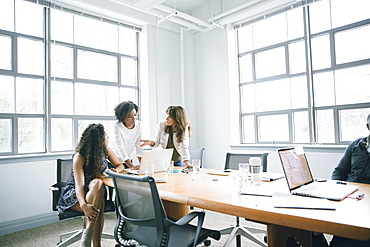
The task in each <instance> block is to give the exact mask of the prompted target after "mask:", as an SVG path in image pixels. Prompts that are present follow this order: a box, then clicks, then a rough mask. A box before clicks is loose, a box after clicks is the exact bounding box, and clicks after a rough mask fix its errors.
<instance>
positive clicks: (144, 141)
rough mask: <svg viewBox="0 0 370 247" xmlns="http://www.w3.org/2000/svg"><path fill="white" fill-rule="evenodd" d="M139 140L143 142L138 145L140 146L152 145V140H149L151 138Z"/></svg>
mask: <svg viewBox="0 0 370 247" xmlns="http://www.w3.org/2000/svg"><path fill="white" fill-rule="evenodd" d="M140 142H143V144H141V145H140V147H144V146H148V145H149V146H154V144H155V143H154V142H153V141H151V140H140Z"/></svg>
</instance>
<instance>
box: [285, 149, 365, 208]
mask: <svg viewBox="0 0 370 247" xmlns="http://www.w3.org/2000/svg"><path fill="white" fill-rule="evenodd" d="M278 153H279V157H280V161H281V164H282V166H283V170H284V173H285V177H286V181H287V182H288V187H289V190H290V192H291V193H292V194H293V195H302V196H311V197H319V198H326V199H330V200H336V201H340V200H342V199H344V198H345V197H346V196H348V195H349V194H351V193H353V192H354V191H356V190H357V189H358V186H355V185H348V184H347V183H340V184H338V183H336V182H334V181H329V182H317V181H314V179H313V177H312V174H311V170H310V167H309V165H308V161H307V158H306V155H305V153H304V152H303V148H298V149H297V148H294V147H292V148H283V149H279V150H278Z"/></svg>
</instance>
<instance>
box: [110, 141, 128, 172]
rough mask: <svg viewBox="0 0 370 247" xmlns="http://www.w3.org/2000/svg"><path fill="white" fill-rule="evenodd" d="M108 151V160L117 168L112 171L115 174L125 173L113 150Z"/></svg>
mask: <svg viewBox="0 0 370 247" xmlns="http://www.w3.org/2000/svg"><path fill="white" fill-rule="evenodd" d="M107 150H108V160H109V161H110V163H111V164H112V165H113V166H114V167H115V168H112V170H113V171H115V172H123V171H124V169H125V167H124V166H123V164H122V163H121V161H120V160H119V159H118V158H117V156H116V155H115V154H114V152H113V151H112V149H110V148H109V147H107Z"/></svg>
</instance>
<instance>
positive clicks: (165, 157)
mask: <svg viewBox="0 0 370 247" xmlns="http://www.w3.org/2000/svg"><path fill="white" fill-rule="evenodd" d="M172 153H173V149H172V148H169V149H151V150H143V154H142V157H141V162H140V163H141V165H140V169H139V170H130V171H127V172H128V173H131V174H145V164H154V172H163V171H165V170H166V168H165V164H166V163H169V162H170V161H171V158H172Z"/></svg>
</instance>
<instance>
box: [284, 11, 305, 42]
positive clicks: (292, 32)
mask: <svg viewBox="0 0 370 247" xmlns="http://www.w3.org/2000/svg"><path fill="white" fill-rule="evenodd" d="M287 19H288V39H289V40H292V39H296V38H300V37H303V36H304V32H303V31H304V29H303V27H304V23H303V9H302V8H295V9H292V10H290V11H288V12H287Z"/></svg>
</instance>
